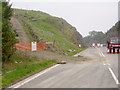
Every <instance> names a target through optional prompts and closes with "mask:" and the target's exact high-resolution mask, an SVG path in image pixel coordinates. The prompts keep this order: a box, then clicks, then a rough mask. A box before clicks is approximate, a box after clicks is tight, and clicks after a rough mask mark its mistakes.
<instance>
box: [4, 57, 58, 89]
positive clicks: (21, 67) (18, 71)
mask: <svg viewBox="0 0 120 90" xmlns="http://www.w3.org/2000/svg"><path fill="white" fill-rule="evenodd" d="M26 58H28V60H26ZM12 59H13V61H11V62H7V63H4V64H3V75H2V87H5V86H7V85H9V84H10V83H12V82H15V81H16V80H19V79H21V78H24V77H25V76H28V75H30V74H34V73H35V72H37V71H40V70H42V69H45V68H47V67H49V66H51V65H53V64H55V63H56V62H57V61H56V60H39V59H37V58H35V57H28V56H27V57H26V55H22V57H21V56H19V57H18V55H14V56H13V57H12ZM14 59H16V60H18V61H15V62H18V63H14ZM8 68H9V69H8Z"/></svg>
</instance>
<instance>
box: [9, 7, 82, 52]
mask: <svg viewBox="0 0 120 90" xmlns="http://www.w3.org/2000/svg"><path fill="white" fill-rule="evenodd" d="M11 23H12V25H13V28H14V30H16V32H17V33H18V37H17V38H18V40H19V41H20V42H31V41H37V42H42V41H47V42H53V41H55V43H56V44H55V48H56V50H58V51H63V52H64V51H65V52H66V51H67V50H68V49H78V44H82V46H83V38H82V35H81V34H80V33H79V32H78V31H77V30H76V28H75V27H73V26H72V25H70V24H69V23H68V22H67V21H65V20H64V19H62V18H58V17H54V16H51V15H49V14H47V13H44V12H41V11H33V10H21V9H14V15H13V17H12V19H11Z"/></svg>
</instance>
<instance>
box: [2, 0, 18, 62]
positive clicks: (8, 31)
mask: <svg viewBox="0 0 120 90" xmlns="http://www.w3.org/2000/svg"><path fill="white" fill-rule="evenodd" d="M12 11H13V10H12V9H11V5H9V2H2V60H3V61H9V60H10V59H9V58H10V57H11V56H12V55H13V53H14V51H15V50H14V49H13V46H14V44H15V43H16V42H17V41H16V39H15V33H14V31H13V30H12V26H11V24H10V18H11V16H12Z"/></svg>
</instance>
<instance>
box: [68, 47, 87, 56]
mask: <svg viewBox="0 0 120 90" xmlns="http://www.w3.org/2000/svg"><path fill="white" fill-rule="evenodd" d="M85 49H87V48H86V47H84V48H82V49H78V50H76V51H73V52H69V53H67V55H68V56H73V55H75V54H77V53H80V52H82V51H84V50H85Z"/></svg>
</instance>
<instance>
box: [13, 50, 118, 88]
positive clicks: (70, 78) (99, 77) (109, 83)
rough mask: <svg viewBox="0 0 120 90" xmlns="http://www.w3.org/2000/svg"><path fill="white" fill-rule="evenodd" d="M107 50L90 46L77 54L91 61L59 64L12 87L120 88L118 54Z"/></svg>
mask: <svg viewBox="0 0 120 90" xmlns="http://www.w3.org/2000/svg"><path fill="white" fill-rule="evenodd" d="M106 52H107V50H106V48H88V49H87V50H85V51H83V52H81V53H79V54H76V55H75V56H78V55H81V56H83V57H87V58H89V59H90V60H89V61H85V62H82V63H72V62H71V63H67V64H62V65H57V66H55V67H53V68H51V69H49V70H46V71H45V72H42V73H41V74H39V75H35V76H33V77H30V78H28V79H26V80H23V81H21V82H20V83H17V84H15V85H13V86H11V87H15V88H18V87H19V88H118V84H119V82H118V55H117V54H107V53H106ZM34 77H35V78H34Z"/></svg>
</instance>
